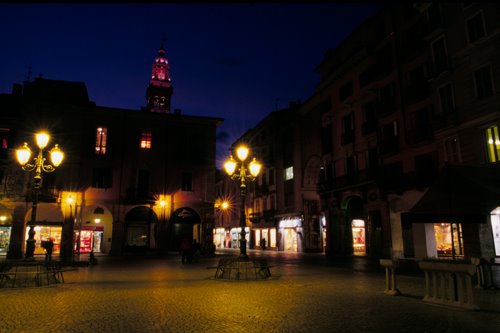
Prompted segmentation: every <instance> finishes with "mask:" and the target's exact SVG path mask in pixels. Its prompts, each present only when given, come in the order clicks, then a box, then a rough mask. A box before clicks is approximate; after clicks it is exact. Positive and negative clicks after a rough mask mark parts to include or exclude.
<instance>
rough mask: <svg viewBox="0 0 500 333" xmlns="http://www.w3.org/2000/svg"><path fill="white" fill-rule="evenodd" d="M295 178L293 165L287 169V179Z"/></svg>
mask: <svg viewBox="0 0 500 333" xmlns="http://www.w3.org/2000/svg"><path fill="white" fill-rule="evenodd" d="M290 179H293V166H291V167H288V168H286V169H285V180H290Z"/></svg>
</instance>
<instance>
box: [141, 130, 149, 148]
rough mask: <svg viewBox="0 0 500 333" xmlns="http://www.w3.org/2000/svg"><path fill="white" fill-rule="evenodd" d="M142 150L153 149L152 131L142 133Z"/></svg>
mask: <svg viewBox="0 0 500 333" xmlns="http://www.w3.org/2000/svg"><path fill="white" fill-rule="evenodd" d="M141 148H142V149H151V131H143V132H142V133H141Z"/></svg>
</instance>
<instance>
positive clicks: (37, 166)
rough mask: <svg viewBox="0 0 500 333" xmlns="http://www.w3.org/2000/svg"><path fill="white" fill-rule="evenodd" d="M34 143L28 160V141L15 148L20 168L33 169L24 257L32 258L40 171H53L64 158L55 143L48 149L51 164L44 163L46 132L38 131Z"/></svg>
mask: <svg viewBox="0 0 500 333" xmlns="http://www.w3.org/2000/svg"><path fill="white" fill-rule="evenodd" d="M35 139H36V144H37V146H38V148H39V150H38V154H37V155H36V157H35V158H34V159H33V161H32V162H30V158H31V149H30V148H29V147H28V143H26V142H25V143H24V145H23V146H22V147H21V148H18V149H17V150H16V156H17V161H18V162H19V164H20V165H21V168H22V169H23V170H25V171H33V170H34V171H35V175H34V181H33V188H32V197H33V206H32V208H31V219H30V223H29V226H30V230H29V232H28V239H27V240H26V253H25V257H26V258H33V254H34V253H35V222H36V209H37V205H38V191H39V189H40V187H41V186H42V173H43V172H53V171H55V169H56V168H57V167H58V166H59V165H60V164H61V163H62V160H63V159H64V153H63V151H62V150H61V149H59V147H58V145H57V144H56V145H55V146H54V147H53V148H52V149H51V150H50V151H49V156H50V162H51V163H52V164H46V163H45V160H46V159H45V157H43V150H44V148H45V147H47V144H48V143H49V140H50V136H49V134H47V133H46V132H39V133H37V134H36V135H35Z"/></svg>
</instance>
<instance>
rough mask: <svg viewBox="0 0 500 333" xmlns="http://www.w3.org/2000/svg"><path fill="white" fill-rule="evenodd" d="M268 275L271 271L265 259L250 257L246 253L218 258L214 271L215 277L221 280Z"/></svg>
mask: <svg viewBox="0 0 500 333" xmlns="http://www.w3.org/2000/svg"><path fill="white" fill-rule="evenodd" d="M269 277H271V271H270V270H269V266H268V265H267V260H266V259H255V258H250V257H248V256H247V255H246V254H245V255H242V254H240V255H239V256H238V257H232V258H222V259H220V260H219V264H218V265H217V271H216V272H215V278H216V279H222V280H265V279H268V278H269Z"/></svg>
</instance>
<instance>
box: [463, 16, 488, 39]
mask: <svg viewBox="0 0 500 333" xmlns="http://www.w3.org/2000/svg"><path fill="white" fill-rule="evenodd" d="M465 24H466V26H467V39H468V40H469V43H474V42H475V41H477V40H479V39H481V38H482V37H484V36H486V28H485V26H484V19H483V13H482V12H479V13H477V14H476V15H474V16H472V17H471V18H469V19H468V20H467V21H466V23H465Z"/></svg>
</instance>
